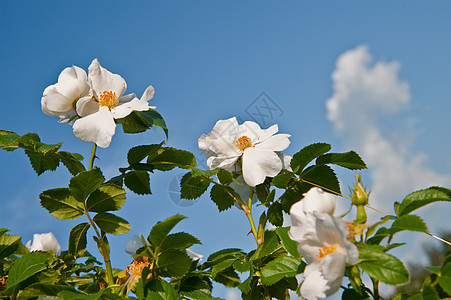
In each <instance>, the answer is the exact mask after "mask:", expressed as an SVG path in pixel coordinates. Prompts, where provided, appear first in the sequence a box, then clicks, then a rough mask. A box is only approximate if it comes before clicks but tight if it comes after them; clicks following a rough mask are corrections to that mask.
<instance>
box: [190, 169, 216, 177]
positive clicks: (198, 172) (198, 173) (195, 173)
mask: <svg viewBox="0 0 451 300" xmlns="http://www.w3.org/2000/svg"><path fill="white" fill-rule="evenodd" d="M219 170H221V169H214V170H201V169H198V168H192V169H191V174H192V175H193V177H198V176H203V177H206V178H207V177H211V176H213V175H216V174H218V173H219Z"/></svg>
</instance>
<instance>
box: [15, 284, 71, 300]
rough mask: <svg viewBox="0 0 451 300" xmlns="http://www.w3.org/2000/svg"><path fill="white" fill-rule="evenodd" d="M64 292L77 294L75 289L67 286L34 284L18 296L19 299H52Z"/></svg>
mask: <svg viewBox="0 0 451 300" xmlns="http://www.w3.org/2000/svg"><path fill="white" fill-rule="evenodd" d="M62 291H72V292H74V293H75V292H76V290H75V289H74V288H73V287H70V286H67V285H57V284H46V283H40V282H37V283H34V284H32V285H30V286H27V287H26V288H25V289H24V290H21V291H20V292H19V294H18V295H17V298H18V299H30V298H32V299H33V298H35V297H39V298H38V299H41V297H42V298H47V299H48V298H52V297H49V296H57V295H58V294H59V293H60V292H62Z"/></svg>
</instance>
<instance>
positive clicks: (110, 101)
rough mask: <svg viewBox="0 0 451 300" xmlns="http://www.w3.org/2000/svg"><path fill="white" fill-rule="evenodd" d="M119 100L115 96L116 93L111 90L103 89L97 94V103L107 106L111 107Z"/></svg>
mask: <svg viewBox="0 0 451 300" xmlns="http://www.w3.org/2000/svg"><path fill="white" fill-rule="evenodd" d="M118 102H119V98H118V97H116V93H113V92H112V91H103V92H101V93H100V96H99V103H100V105H102V106H106V107H108V108H113V107H115V106H116V104H117V103H118Z"/></svg>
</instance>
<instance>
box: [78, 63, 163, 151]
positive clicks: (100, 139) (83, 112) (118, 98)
mask: <svg viewBox="0 0 451 300" xmlns="http://www.w3.org/2000/svg"><path fill="white" fill-rule="evenodd" d="M88 70H89V74H88V79H89V86H90V88H91V90H90V92H89V95H88V96H85V97H82V98H81V99H79V100H78V101H77V104H76V111H77V114H78V115H79V116H80V117H81V118H80V119H78V120H76V121H75V123H74V127H73V130H74V134H75V136H76V137H77V138H79V139H80V140H82V141H85V142H94V143H96V144H97V145H98V146H99V147H102V148H106V147H108V146H109V145H110V143H111V139H112V137H113V135H114V133H115V131H116V123H115V121H114V119H120V118H125V117H126V116H128V115H129V114H130V113H131V112H132V111H145V110H148V109H149V108H155V107H150V106H149V104H148V103H147V101H149V100H150V99H152V97H153V95H154V89H153V87H152V86H149V87H148V88H147V89H146V91H145V92H144V94H143V96H142V97H141V99H138V98H136V96H135V94H128V95H124V92H125V90H126V89H127V84H126V82H125V80H124V79H123V78H122V77H121V76H120V75H117V74H113V73H111V72H110V71H108V70H107V69H105V68H103V67H102V66H101V65H100V64H99V62H98V60H97V59H94V60H93V61H92V63H91V65H90V66H89V69H88Z"/></svg>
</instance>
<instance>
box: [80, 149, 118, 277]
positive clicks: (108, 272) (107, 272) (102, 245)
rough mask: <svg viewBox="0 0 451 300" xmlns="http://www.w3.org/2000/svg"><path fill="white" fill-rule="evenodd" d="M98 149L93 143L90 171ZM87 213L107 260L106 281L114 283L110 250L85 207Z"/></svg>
mask: <svg viewBox="0 0 451 300" xmlns="http://www.w3.org/2000/svg"><path fill="white" fill-rule="evenodd" d="M96 150H97V144H96V143H93V144H92V151H91V159H90V160H89V169H88V171H91V170H92V168H93V165H94V159H95V157H96ZM85 215H86V216H87V217H88V220H89V223H90V224H91V226H92V228H94V230H95V232H96V235H97V239H98V241H99V245H100V249H99V250H100V254H102V256H103V260H104V261H105V269H106V278H105V279H106V283H107V284H108V285H112V284H114V279H113V269H112V268H111V260H110V255H109V253H108V251H107V250H106V248H105V244H104V243H103V239H102V236H101V234H100V232H99V230H98V229H97V226H96V224H95V223H94V221H93V220H92V219H91V216H90V215H89V213H88V211H87V210H86V207H85Z"/></svg>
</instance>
